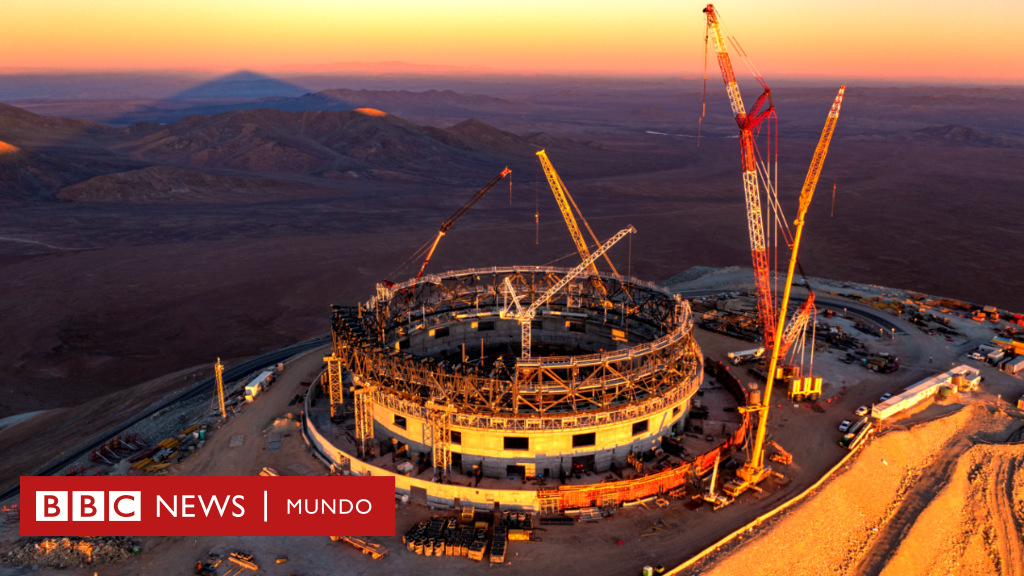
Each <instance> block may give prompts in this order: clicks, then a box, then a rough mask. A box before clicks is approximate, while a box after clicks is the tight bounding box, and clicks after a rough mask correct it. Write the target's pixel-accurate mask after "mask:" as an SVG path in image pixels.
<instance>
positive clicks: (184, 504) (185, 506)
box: [181, 494, 196, 518]
mask: <svg viewBox="0 0 1024 576" xmlns="http://www.w3.org/2000/svg"><path fill="white" fill-rule="evenodd" d="M192 498H195V495H193V494H184V495H182V497H181V517H182V518H195V517H196V515H195V513H192V512H189V511H188V510H189V509H190V508H195V507H196V505H195V504H192V503H190V502H189V500H191V499H192Z"/></svg>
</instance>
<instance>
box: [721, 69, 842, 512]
mask: <svg viewBox="0 0 1024 576" xmlns="http://www.w3.org/2000/svg"><path fill="white" fill-rule="evenodd" d="M845 91H846V86H845V85H843V86H841V87H840V88H839V94H837V95H836V99H835V102H833V103H832V109H831V110H829V113H828V119H826V120H825V128H824V129H823V130H822V131H821V139H820V140H818V147H817V148H815V150H814V156H813V157H812V158H811V166H810V168H808V170H807V178H805V179H804V187H803V188H802V189H801V190H800V206H799V208H798V209H797V215H796V221H795V222H794V224H796V232H795V233H794V234H793V252H792V254H790V257H789V271H788V272H787V273H786V284H785V292H784V294H783V296H782V302H781V303H780V305H779V323H778V325H779V326H782V325H783V323H784V322H785V321H786V306H787V304H788V303H789V292H790V287H791V286H792V285H793V272H794V271H795V270H796V262H797V260H796V259H797V251H798V250H799V249H800V236H801V234H802V233H803V230H804V217H805V216H806V215H807V208H808V207H810V205H811V198H812V197H814V188H815V187H816V186H817V185H818V177H819V176H821V167H822V165H824V163H825V155H826V154H828V145H829V143H830V142H831V141H832V132H834V131H835V128H836V121H837V120H839V107H840V105H841V104H842V103H843V93H844V92H845ZM781 345H782V330H776V331H775V338H774V341H773V342H772V348H771V351H772V355H771V360H770V363H769V364H768V379H767V382H766V383H765V386H764V394H762V395H761V404H760V405H759V406H747V407H744V408H745V410H744V411H745V412H757V413H758V422H757V435H756V436H755V438H754V449H753V450H752V451H751V455H750V460H749V461H748V462H747V463H745V464H744V465H743V466H742V467H740V468H739V469H738V470H736V479H735V480H732V481H730V482H729V483H728V484H726V485H725V487H724V491H725V493H726V494H728V495H729V496H733V497H735V496H738V495H739V494H742V493H743V492H744V491H746V490H747V489H748V488H751V487H755V488H756V485H757V484H758V483H759V482H761V481H762V480H764V479H765V478H767V477H768V476H769V475H770V474H771V473H772V470H771V468H769V467H767V466H765V465H764V436H765V429H766V426H767V424H768V408H769V407H770V406H771V403H772V385H773V384H774V383H775V368H776V367H777V366H778V363H779V350H780V348H781Z"/></svg>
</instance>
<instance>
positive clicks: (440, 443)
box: [426, 402, 455, 484]
mask: <svg viewBox="0 0 1024 576" xmlns="http://www.w3.org/2000/svg"><path fill="white" fill-rule="evenodd" d="M426 407H427V409H428V410H430V413H429V416H428V418H427V419H428V422H429V424H430V425H429V430H430V448H431V452H432V454H433V457H434V458H433V459H434V482H440V483H442V484H447V483H448V482H449V481H450V480H451V473H452V412H454V411H455V409H454V408H452V407H451V406H443V405H440V404H436V403H434V402H427V405H426Z"/></svg>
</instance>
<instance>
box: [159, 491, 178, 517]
mask: <svg viewBox="0 0 1024 576" xmlns="http://www.w3.org/2000/svg"><path fill="white" fill-rule="evenodd" d="M161 504H163V505H164V508H166V509H167V511H168V512H170V513H171V516H173V517H175V518H177V517H178V495H177V494H175V495H174V507H173V508H172V507H170V506H168V505H167V502H165V501H164V498H163V496H157V497H156V517H157V518H159V517H160V505H161Z"/></svg>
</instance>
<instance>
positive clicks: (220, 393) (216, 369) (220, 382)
mask: <svg viewBox="0 0 1024 576" xmlns="http://www.w3.org/2000/svg"><path fill="white" fill-rule="evenodd" d="M213 373H214V374H215V375H216V376H217V408H218V409H219V410H220V417H221V418H227V417H228V411H227V409H226V408H225V406H224V365H223V364H221V363H220V358H217V363H216V364H214V365H213Z"/></svg>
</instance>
